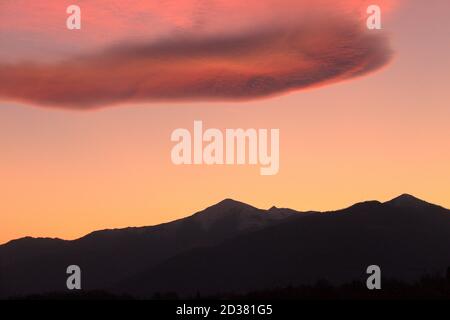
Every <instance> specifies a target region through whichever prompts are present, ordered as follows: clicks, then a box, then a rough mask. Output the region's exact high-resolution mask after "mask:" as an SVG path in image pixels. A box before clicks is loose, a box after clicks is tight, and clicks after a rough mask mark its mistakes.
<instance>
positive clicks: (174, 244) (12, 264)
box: [0, 199, 294, 296]
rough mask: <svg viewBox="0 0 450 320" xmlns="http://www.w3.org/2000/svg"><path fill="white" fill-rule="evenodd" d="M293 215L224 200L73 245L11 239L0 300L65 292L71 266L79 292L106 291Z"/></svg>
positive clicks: (0, 253)
mask: <svg viewBox="0 0 450 320" xmlns="http://www.w3.org/2000/svg"><path fill="white" fill-rule="evenodd" d="M293 214H294V211H292V212H291V211H289V210H272V211H270V212H267V211H265V210H260V209H257V208H254V207H252V206H250V205H247V204H244V203H241V202H238V201H234V200H231V199H225V200H223V201H221V202H219V203H217V204H216V205H214V206H211V207H209V208H206V209H205V210H203V211H200V212H198V213H195V214H194V215H192V216H190V217H187V218H184V219H180V220H176V221H173V222H170V223H164V224H160V225H156V226H151V227H139V228H125V229H115V230H101V231H95V232H92V233H90V234H88V235H86V236H85V237H82V238H80V239H77V240H73V241H65V240H61V239H49V238H31V237H26V238H22V239H18V240H13V241H10V242H8V243H6V244H4V245H1V246H0V296H5V295H12V294H13V295H22V294H30V293H40V292H49V291H59V290H63V289H64V288H65V279H66V277H67V275H66V274H65V270H66V268H67V266H69V265H72V264H75V265H79V266H80V267H81V269H82V271H83V288H85V289H98V288H104V287H107V286H109V285H110V284H111V283H112V282H113V281H116V279H122V278H124V277H128V276H129V275H132V274H135V273H137V272H139V271H142V270H145V269H146V268H149V267H151V266H154V265H156V264H158V263H160V262H162V261H164V260H165V259H167V258H170V257H172V256H174V255H176V254H178V253H180V252H184V251H186V250H188V249H191V248H198V247H203V246H213V245H215V244H218V243H220V242H221V241H224V240H225V239H228V238H232V237H235V236H237V235H239V234H241V233H245V232H251V231H255V230H258V229H261V228H265V227H267V226H269V225H273V224H277V223H279V222H280V221H282V220H284V219H286V218H289V217H290V216H292V215H293Z"/></svg>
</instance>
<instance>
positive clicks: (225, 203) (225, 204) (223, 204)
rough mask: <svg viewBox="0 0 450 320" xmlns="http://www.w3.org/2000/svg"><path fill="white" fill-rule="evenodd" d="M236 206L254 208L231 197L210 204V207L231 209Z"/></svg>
mask: <svg viewBox="0 0 450 320" xmlns="http://www.w3.org/2000/svg"><path fill="white" fill-rule="evenodd" d="M237 207H245V208H254V207H252V206H251V205H249V204H246V203H244V202H241V201H237V200H234V199H231V198H226V199H223V200H222V201H220V202H218V203H216V204H215V205H212V206H211V207H210V208H222V209H232V208H237Z"/></svg>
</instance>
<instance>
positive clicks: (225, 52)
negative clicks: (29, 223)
mask: <svg viewBox="0 0 450 320" xmlns="http://www.w3.org/2000/svg"><path fill="white" fill-rule="evenodd" d="M22 1H23V0H17V2H22ZM47 2H48V3H47ZM172 2H173V1H163V2H161V6H159V7H153V8H152V7H146V4H147V3H150V2H147V1H130V3H129V4H128V6H127V5H122V6H123V7H120V4H119V2H115V1H109V2H108V4H106V3H105V2H103V1H97V4H98V6H99V7H100V8H103V10H104V11H99V10H100V9H99V7H97V6H92V3H94V4H95V3H96V1H90V2H86V6H83V3H84V1H80V6H81V8H82V12H83V14H86V16H87V17H88V19H87V26H86V28H84V29H83V30H82V31H79V34H77V35H75V36H74V33H73V32H74V31H68V30H64V26H63V27H61V28H60V29H61V30H59V29H56V30H59V31H55V25H56V24H57V23H59V20H58V19H57V18H55V19H56V20H52V19H51V18H49V19H48V20H49V22H48V24H49V25H48V26H47V28H45V22H44V27H42V28H41V30H40V31H41V32H39V33H37V32H35V30H32V29H30V27H27V25H21V24H20V22H19V23H18V25H17V26H15V25H14V23H13V22H12V21H8V19H4V20H3V22H2V23H0V40H1V41H2V42H3V43H5V44H7V46H2V48H1V51H0V84H1V86H0V99H1V100H15V101H23V102H28V103H32V104H36V105H41V106H54V107H61V108H73V109H90V108H96V107H103V106H107V105H112V104H121V103H127V102H156V101H238V100H248V99H256V98H262V97H267V96H271V95H275V94H281V93H284V92H287V91H292V90H300V89H304V88H309V87H316V86H320V85H324V84H328V83H333V82H338V81H342V80H345V79H349V78H353V77H356V76H361V75H364V74H367V73H369V72H371V71H374V70H377V69H378V68H380V67H381V66H383V65H385V64H386V63H387V62H388V61H389V58H390V49H389V46H388V43H387V42H388V41H387V39H386V37H385V36H383V35H382V34H381V33H380V32H379V31H368V30H367V29H366V28H365V22H364V15H363V13H364V12H365V9H366V8H367V5H368V4H367V2H366V1H363V0H361V1H356V0H354V1H351V0H347V1H329V0H321V1H320V0H319V1H307V0H298V1H289V0H281V1H280V0H278V1H266V2H264V3H263V4H261V2H256V1H255V2H254V1H249V2H248V3H246V4H245V5H243V4H242V3H241V2H240V1H230V0H227V1H216V2H212V1H206V0H205V1H194V0H189V1H188V0H182V1H180V2H179V4H180V6H181V8H184V9H183V10H181V12H180V9H179V7H177V6H175V7H174V6H171V5H170V4H172ZM381 2H383V1H381ZM7 3H8V4H9V6H5V7H3V8H1V6H2V5H1V4H0V12H3V13H5V10H6V11H8V10H9V11H13V10H18V9H17V8H16V7H15V6H14V5H12V3H13V2H7ZM42 3H44V6H45V4H47V5H48V7H46V8H45V9H46V12H48V13H49V17H55V16H58V15H57V10H58V9H60V8H61V6H59V7H58V8H55V7H54V6H52V4H51V3H52V2H51V1H42V2H41V5H42ZM100 3H102V5H103V7H102V6H101V5H100ZM112 3H113V4H114V3H115V6H116V7H115V10H110V9H111V7H108V5H109V6H111V4H112ZM119 7H120V8H119ZM108 8H109V9H108ZM127 8H128V9H127ZM137 8H139V10H137ZM2 9H3V11H1V10H2ZM41 9H42V8H41ZM33 12H34V11H31V12H30V13H29V17H28V18H29V19H30V20H31V21H33V17H34V18H36V17H35V13H33ZM144 12H145V13H147V14H151V15H149V16H143V14H144ZM139 14H140V15H139ZM96 15H97V16H98V17H99V18H100V17H101V19H102V22H99V23H98V25H97V24H95V19H93V17H95V16H96ZM138 16H139V17H140V20H137V19H136V17H138ZM5 17H7V15H6V14H5ZM0 18H2V17H1V15H0ZM40 18H42V17H40ZM62 18H65V15H64V11H63V12H62ZM104 19H107V20H108V19H110V20H109V21H110V28H112V30H111V29H107V27H106V26H105V21H104ZM43 21H45V20H43ZM62 21H63V19H62ZM146 23H148V25H146ZM136 24H137V25H138V26H139V27H137V26H136ZM31 25H32V24H31ZM147 27H148V28H149V29H147ZM150 27H151V28H150ZM34 28H36V26H35V27H34ZM102 28H106V29H104V30H103V29H102ZM114 28H117V30H116V31H117V32H116V33H114V32H113V33H111V32H112V31H114V30H115V29H114ZM7 29H9V31H10V32H12V33H14V30H15V32H16V33H17V35H20V36H21V38H20V39H28V41H29V40H30V39H31V38H32V39H33V43H34V46H32V45H29V46H30V50H27V42H26V41H20V40H19V41H16V40H15V39H14V37H13V36H11V37H6V36H5V34H6V30H7ZM127 30H128V31H129V32H127ZM150 30H153V31H150ZM75 32H76V31H75ZM105 32H108V34H117V36H109V37H105V36H104V35H105ZM36 33H37V34H38V36H36ZM64 34H66V35H67V37H64ZM26 35H28V38H27V37H26ZM33 37H34V38H33ZM105 39H106V40H105ZM97 40H98V41H97ZM40 41H41V42H40ZM36 43H39V44H40V46H41V47H40V50H39V52H33V48H36V46H37V45H36ZM42 43H44V45H43V44H42ZM77 44H78V46H77ZM37 47H39V46H37ZM8 48H11V52H9V50H8ZM42 48H47V51H48V52H52V53H51V54H50V53H49V54H45V53H46V52H47V51H46V50H42ZM70 48H72V49H73V50H68V49H70ZM12 51H15V52H16V53H17V54H13V53H12ZM23 52H30V53H29V56H27V55H26V54H23ZM43 52H44V54H43ZM55 52H56V54H55ZM14 56H17V57H20V58H16V59H14ZM49 56H51V59H49Z"/></svg>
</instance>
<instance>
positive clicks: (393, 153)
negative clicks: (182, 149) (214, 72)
mask: <svg viewBox="0 0 450 320" xmlns="http://www.w3.org/2000/svg"><path fill="white" fill-rule="evenodd" d="M17 2H20V1H17ZM21 2H24V1H21ZM135 2H136V8H139V6H137V5H138V4H139V3H140V2H139V1H135ZM11 3H12V2H11ZM43 3H45V1H44V2H43ZM53 3H55V2H53ZM167 3H170V2H167ZM183 3H184V2H183ZM186 3H189V2H188V1H186ZM258 3H259V2H258ZM0 6H1V5H0ZM131 7H133V6H131ZM188 8H190V7H188ZM145 9H147V8H145ZM150 9H153V10H157V9H156V8H150ZM200 9H201V8H200ZM200 9H198V8H197V9H196V10H200ZM111 10H112V9H111ZM172 10H174V11H172ZM177 10H180V9H176V8H173V7H170V6H169V7H168V8H165V9H164V10H163V9H159V10H157V11H158V13H160V14H162V13H166V15H160V19H161V21H163V22H159V23H158V24H157V26H156V27H155V28H158V30H159V31H158V32H164V30H166V29H167V28H169V26H172V27H173V26H174V25H175V26H177V27H180V26H182V27H183V26H184V27H185V26H186V25H187V27H190V23H191V22H192V21H193V20H192V19H187V18H186V19H182V17H183V15H182V14H179V13H178V12H177ZM229 10H231V9H229ZM260 10H261V12H262V13H261V14H260V15H257V16H258V17H260V19H263V18H264V14H263V13H264V12H265V11H264V8H260ZM187 11H189V10H187ZM1 12H5V11H2V10H1V9H0V21H2V22H0V42H1V43H2V44H5V43H8V46H5V45H2V46H1V48H0V60H1V59H3V60H4V61H12V60H14V59H25V58H27V59H28V58H30V57H29V56H26V55H24V56H20V54H21V53H22V52H23V51H24V50H25V49H24V47H23V43H33V45H32V46H33V48H34V49H36V55H33V56H32V57H33V58H35V59H37V60H36V61H41V60H42V61H44V60H45V59H47V58H48V57H52V59H57V58H58V56H60V55H61V56H64V55H67V54H68V53H67V51H66V49H67V48H69V47H70V46H68V47H66V44H65V41H66V40H67V39H65V38H64V37H62V38H58V37H57V36H55V37H53V36H49V37H50V39H53V41H54V42H51V41H48V42H49V43H46V44H43V43H42V42H41V41H44V38H45V37H42V39H40V38H39V36H37V38H38V39H39V41H37V40H35V41H34V42H24V41H17V42H14V41H13V40H12V38H8V37H7V36H6V30H11V28H15V27H16V24H17V30H19V29H21V28H23V29H27V28H39V24H38V23H37V22H33V23H29V24H27V21H26V20H21V19H20V18H17V19H16V20H17V22H14V21H12V20H7V19H3V18H4V17H2V14H1ZM24 12H25V11H24ZM63 12H64V11H63ZM145 12H147V11H145ZM173 12H175V13H173ZM182 12H185V11H182ZM448 12H450V4H449V2H448V1H445V0H436V1H433V2H432V3H425V2H424V1H420V0H412V1H403V2H401V3H400V5H399V6H398V8H397V9H396V10H395V12H393V13H392V15H390V16H389V17H388V19H386V20H385V21H384V30H383V32H386V33H387V34H388V35H389V37H390V42H391V47H392V49H393V50H394V52H395V54H394V57H393V60H392V61H391V62H390V63H389V65H387V66H385V67H383V68H382V69H381V70H378V71H377V72H375V73H372V74H368V75H366V76H364V77H361V78H356V79H351V80H347V81H344V82H340V83H335V84H333V85H330V86H323V87H318V88H315V89H309V90H305V91H294V92H291V93H289V94H284V95H280V96H277V97H272V98H267V99H258V100H254V101H253V100H250V101H247V102H239V103H235V102H189V103H185V102H176V103H175V102H171V103H169V102H164V103H147V102H141V103H126V104H121V105H120V106H114V107H107V108H102V109H100V110H96V111H76V110H66V109H58V108H57V109H53V108H45V107H36V106H32V105H30V104H28V103H19V102H14V101H3V102H2V101H1V100H0V217H1V223H0V243H2V242H6V241H8V240H10V239H13V238H18V237H22V236H26V235H31V236H50V237H62V238H67V239H73V238H76V237H79V236H82V235H84V234H85V233H88V232H90V231H93V230H96V229H103V228H116V227H126V226H140V225H151V224H157V223H160V222H165V221H170V220H173V219H176V218H180V217H183V216H186V215H188V214H191V213H193V212H194V211H197V210H200V209H202V208H204V207H206V206H209V205H211V204H213V203H215V202H218V201H220V200H222V199H223V198H227V197H231V198H235V199H237V200H241V201H244V202H248V203H250V204H253V205H255V206H258V207H262V208H268V207H270V206H272V205H276V206H280V207H291V208H294V209H298V210H310V209H314V210H330V209H337V208H342V207H345V206H347V205H350V204H352V203H354V202H357V201H361V200H367V199H379V200H387V199H390V198H393V197H394V196H396V195H398V194H401V193H411V194H414V195H416V196H418V197H421V198H423V199H425V200H427V201H430V202H434V203H437V204H440V205H443V206H446V207H450V193H449V191H448V190H450V185H449V184H450V183H449V182H450V166H449V163H450V148H449V147H448V146H449V137H450V125H449V122H450V107H449V105H448V101H449V100H450V99H449V98H450V93H449V90H448V83H449V82H450V60H449V59H448V57H449V56H450V42H449V41H448V39H449V35H450V23H449V22H448ZM25 13H26V12H25ZM99 14H100V13H99ZM192 14H194V13H192ZM25 16H26V14H25ZM63 17H65V16H64V15H63ZM174 17H175V18H176V19H175V18H174ZM23 19H24V18H23ZM57 19H59V18H57ZM95 21H96V20H90V22H89V21H88V23H94V22H95ZM102 21H103V22H104V20H101V19H100V22H99V25H100V27H99V29H98V30H97V29H96V30H93V32H92V34H91V33H84V34H83V37H81V36H77V37H80V39H78V40H77V41H80V42H81V43H82V45H80V47H81V48H82V49H83V50H88V51H90V50H97V49H98V48H96V47H95V46H96V45H100V44H93V43H91V41H92V39H95V37H96V33H95V32H94V31H97V32H103V31H102V29H101V28H103V26H104V25H103V22H102ZM124 21H125V22H126V21H127V20H126V19H125V20H123V21H122V22H118V26H120V25H121V23H122V24H123V23H125V22H124ZM142 21H145V19H143V20H142ZM174 21H175V22H174ZM15 23H16V24H15ZM206 24H208V23H206ZM50 25H51V23H50ZM132 25H133V24H132ZM219 25H221V24H219ZM137 26H141V25H139V24H138V25H137ZM240 27H241V28H245V27H247V26H240ZM128 28H132V27H130V26H129V25H127V27H126V28H125V29H123V30H128V31H129V30H130V29H128ZM136 28H137V30H141V28H140V27H139V28H138V27H136ZM14 30H16V29H14ZM52 30H53V29H52V28H48V29H45V32H50V31H52ZM118 30H120V28H119V29H118ZM23 32H24V33H22V36H23V37H24V39H28V38H26V35H27V34H28V33H27V32H28V31H27V30H25V31H23ZM55 34H56V35H57V34H59V33H58V32H56V31H55ZM126 34H127V33H124V35H126ZM84 35H86V38H84ZM71 37H72V36H71ZM89 37H93V38H92V39H91V38H89ZM45 39H47V38H45ZM58 41H59V42H58ZM70 41H74V40H73V39H70ZM56 42H58V46H56V45H55V43H56ZM72 45H73V46H74V47H76V46H75V45H74V44H73V42H72ZM53 46H55V47H53ZM55 48H62V49H61V50H60V51H58V50H56V49H55ZM53 49H55V50H56V51H55V50H53ZM46 50H47V51H48V54H47V51H46ZM29 52H33V50H31V49H30V50H29ZM55 52H56V53H55ZM15 53H20V54H19V55H16V54H15ZM38 53H39V54H38ZM52 53H53V54H54V56H52ZM194 120H202V121H203V123H204V126H205V127H214V128H238V127H242V128H279V129H280V139H281V140H280V145H281V146H280V156H281V162H280V172H279V174H278V175H276V176H260V175H259V167H258V166H212V167H208V166H199V167H195V166H175V165H173V164H172V163H171V160H170V150H171V148H172V146H173V144H172V143H171V141H170V134H171V132H172V130H174V129H176V128H182V127H184V128H191V127H192V125H193V121H194Z"/></svg>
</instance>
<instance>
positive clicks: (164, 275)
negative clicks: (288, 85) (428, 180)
mask: <svg viewBox="0 0 450 320" xmlns="http://www.w3.org/2000/svg"><path fill="white" fill-rule="evenodd" d="M449 213H450V211H449V210H448V209H445V208H442V207H440V206H436V205H433V204H429V203H427V202H425V201H423V200H420V199H417V198H415V197H413V196H410V195H402V196H399V197H396V198H394V199H392V200H389V201H386V202H379V201H364V202H359V203H357V204H354V205H352V206H349V207H347V208H344V209H340V210H336V211H329V212H315V211H307V212H299V211H295V210H292V209H287V208H280V209H279V208H276V207H272V208H270V209H268V210H264V209H258V208H255V207H253V206H250V205H247V204H245V203H243V202H239V201H235V200H232V199H225V200H223V201H220V202H219V203H217V204H215V205H212V206H210V207H207V208H205V209H204V210H201V211H198V212H196V213H194V214H192V215H190V216H188V217H186V218H182V219H178V220H175V221H173V222H168V223H164V224H159V225H155V226H150V227H129V228H122V229H112V230H100V231H96V232H92V233H90V234H88V235H86V236H84V237H81V238H79V239H75V240H62V239H52V238H37V239H34V238H30V237H28V238H21V239H16V240H13V241H10V242H8V243H7V244H5V245H0V296H2V295H3V296H10V295H21V294H30V293H45V292H50V291H58V290H64V286H65V277H66V274H65V268H66V267H67V266H68V265H71V264H77V265H80V267H81V268H82V270H83V275H84V276H83V288H85V289H87V290H92V289H105V288H112V289H114V290H117V289H118V288H117V284H118V283H119V284H120V285H119V287H121V288H128V291H126V292H124V293H127V294H143V295H148V294H151V293H152V292H155V291H164V290H166V291H170V290H174V291H176V292H180V293H185V294H191V293H192V292H190V289H192V288H194V287H198V288H199V289H201V291H202V292H208V293H215V292H216V291H217V290H218V289H219V288H220V289H227V290H230V291H233V290H237V291H241V290H243V291H245V290H251V289H258V287H259V286H261V285H265V286H268V287H270V286H272V285H274V284H280V285H282V284H287V283H289V282H290V281H292V282H293V283H294V284H296V283H304V282H308V281H313V280H314V279H315V280H317V278H320V277H321V276H322V277H325V275H326V278H329V279H330V281H341V280H352V277H354V276H355V274H358V272H360V271H361V268H362V267H363V265H362V264H365V263H373V262H374V261H375V262H376V261H377V260H378V261H379V262H380V263H383V264H384V265H385V266H387V267H386V268H387V269H386V270H387V273H388V274H391V275H393V276H394V278H395V277H396V278H402V277H405V278H408V279H409V278H414V277H417V276H419V274H420V273H423V272H425V271H426V272H428V271H430V272H438V271H440V270H442V269H443V268H445V267H446V266H448V265H450V255H449V257H447V251H448V247H450V214H449ZM394 249H395V250H397V251H398V252H394V251H395V250H394ZM396 259H400V260H402V261H403V262H401V261H400V262H395V261H396ZM393 261H394V262H395V263H394V262H393ZM332 266H341V267H339V269H338V270H333V268H332ZM402 268H404V270H406V271H403V273H402V272H400V271H401V270H403V269H402ZM358 270H359V271H358ZM198 275H202V277H201V278H200V279H199V278H198ZM194 280H195V281H197V282H192V281H194ZM119 289H120V288H119Z"/></svg>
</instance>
